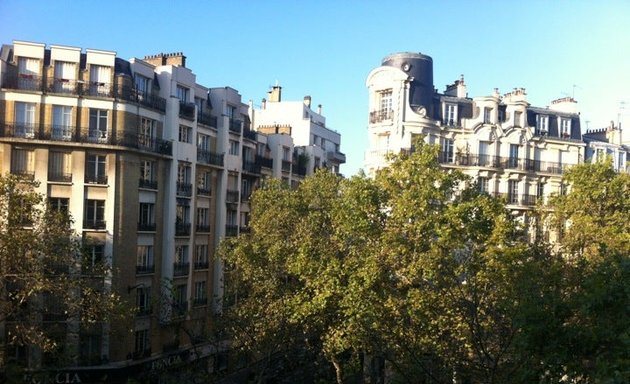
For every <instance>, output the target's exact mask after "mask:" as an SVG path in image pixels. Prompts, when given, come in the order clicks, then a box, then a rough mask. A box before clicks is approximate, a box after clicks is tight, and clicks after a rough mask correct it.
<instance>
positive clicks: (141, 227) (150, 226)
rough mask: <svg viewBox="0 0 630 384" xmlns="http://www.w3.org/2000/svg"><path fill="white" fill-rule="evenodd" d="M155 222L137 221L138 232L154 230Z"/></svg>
mask: <svg viewBox="0 0 630 384" xmlns="http://www.w3.org/2000/svg"><path fill="white" fill-rule="evenodd" d="M155 228H156V227H155V223H138V231H139V232H155Z"/></svg>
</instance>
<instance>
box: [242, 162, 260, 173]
mask: <svg viewBox="0 0 630 384" xmlns="http://www.w3.org/2000/svg"><path fill="white" fill-rule="evenodd" d="M243 171H244V172H248V173H253V174H256V175H258V174H260V164H259V163H257V162H255V161H246V160H243Z"/></svg>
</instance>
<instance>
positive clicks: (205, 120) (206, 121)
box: [197, 113, 217, 128]
mask: <svg viewBox="0 0 630 384" xmlns="http://www.w3.org/2000/svg"><path fill="white" fill-rule="evenodd" d="M197 123H199V124H203V125H206V126H208V127H212V128H216V127H217V117H216V116H212V115H210V114H207V113H198V114H197Z"/></svg>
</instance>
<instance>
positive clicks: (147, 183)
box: [138, 178, 158, 189]
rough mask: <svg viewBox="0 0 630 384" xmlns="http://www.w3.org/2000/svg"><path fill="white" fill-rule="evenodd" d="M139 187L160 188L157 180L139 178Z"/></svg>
mask: <svg viewBox="0 0 630 384" xmlns="http://www.w3.org/2000/svg"><path fill="white" fill-rule="evenodd" d="M138 187H140V188H146V189H158V182H157V181H156V180H147V179H143V178H140V179H138Z"/></svg>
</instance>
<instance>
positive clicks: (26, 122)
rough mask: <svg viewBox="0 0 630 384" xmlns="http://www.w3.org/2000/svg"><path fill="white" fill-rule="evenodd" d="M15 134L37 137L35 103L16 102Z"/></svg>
mask: <svg viewBox="0 0 630 384" xmlns="http://www.w3.org/2000/svg"><path fill="white" fill-rule="evenodd" d="M14 134H15V136H17V137H35V103H19V102H16V103H15V132H14Z"/></svg>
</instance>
